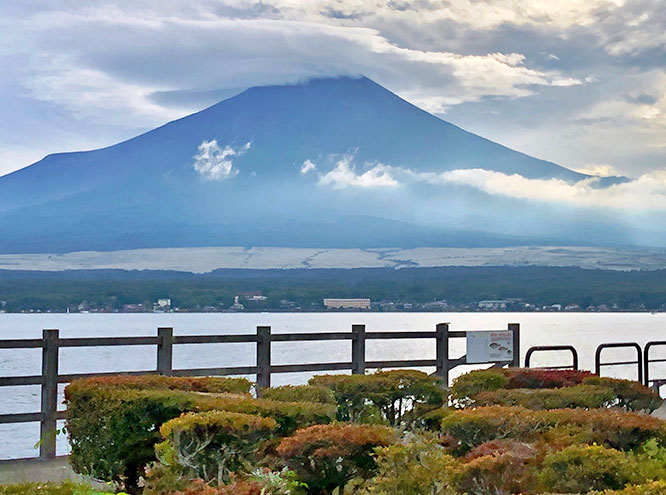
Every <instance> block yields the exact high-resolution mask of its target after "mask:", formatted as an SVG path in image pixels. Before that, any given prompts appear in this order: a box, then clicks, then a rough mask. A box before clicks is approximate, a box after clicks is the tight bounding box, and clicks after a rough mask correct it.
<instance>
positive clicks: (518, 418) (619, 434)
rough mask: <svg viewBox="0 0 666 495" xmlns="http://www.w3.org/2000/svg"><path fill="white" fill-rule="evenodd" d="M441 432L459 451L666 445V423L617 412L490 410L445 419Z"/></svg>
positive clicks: (499, 408)
mask: <svg viewBox="0 0 666 495" xmlns="http://www.w3.org/2000/svg"><path fill="white" fill-rule="evenodd" d="M442 432H443V433H445V434H447V435H450V436H452V437H453V438H455V439H456V440H457V441H458V443H459V447H458V449H457V452H458V453H460V454H464V453H467V452H468V451H469V450H470V449H472V448H473V447H476V446H477V445H480V444H482V443H484V442H487V441H490V440H495V439H499V438H514V439H517V440H521V441H524V442H536V441H545V442H551V443H554V444H556V445H557V446H558V447H565V446H568V445H571V444H574V443H585V444H592V443H598V444H602V445H606V446H609V447H612V448H616V449H619V450H630V449H635V448H637V447H639V446H640V445H642V444H643V443H645V442H647V441H648V440H650V439H652V438H654V439H656V440H657V441H658V442H659V443H660V444H664V443H665V442H666V422H664V421H662V420H659V419H657V418H654V417H650V416H646V415H643V414H638V413H630V412H623V411H620V410H617V409H590V410H585V409H554V410H544V411H535V410H530V409H526V408H523V407H505V406H489V407H479V408H476V409H463V410H458V411H454V412H452V413H451V414H449V415H448V416H447V417H445V418H444V419H443V420H442Z"/></svg>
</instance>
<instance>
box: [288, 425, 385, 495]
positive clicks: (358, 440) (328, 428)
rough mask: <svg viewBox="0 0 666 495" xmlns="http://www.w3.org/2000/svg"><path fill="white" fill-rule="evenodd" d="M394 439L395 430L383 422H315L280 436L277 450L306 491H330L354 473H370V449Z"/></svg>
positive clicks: (320, 494) (372, 466)
mask: <svg viewBox="0 0 666 495" xmlns="http://www.w3.org/2000/svg"><path fill="white" fill-rule="evenodd" d="M395 440H396V434H395V432H394V431H393V430H392V429H390V428H388V427H385V426H378V425H353V424H339V423H338V424H330V425H315V426H310V427H309V428H305V429H302V430H298V431H297V432H296V433H295V434H294V435H292V436H290V437H287V438H285V439H283V440H282V441H281V442H280V445H279V446H278V448H277V451H278V453H279V454H280V456H282V458H283V459H285V461H286V463H287V466H289V468H290V469H293V470H294V471H295V472H296V473H297V474H298V477H299V479H300V480H301V481H302V482H304V483H305V484H307V486H308V490H309V493H310V494H312V495H330V494H331V493H333V490H334V489H335V488H336V487H338V486H342V485H344V484H345V483H346V482H347V481H349V480H351V479H352V478H354V477H361V478H368V477H370V476H371V475H372V474H374V472H375V470H376V464H375V459H374V456H373V455H372V454H373V451H374V449H375V448H377V447H386V446H388V445H390V444H392V443H394V442H395Z"/></svg>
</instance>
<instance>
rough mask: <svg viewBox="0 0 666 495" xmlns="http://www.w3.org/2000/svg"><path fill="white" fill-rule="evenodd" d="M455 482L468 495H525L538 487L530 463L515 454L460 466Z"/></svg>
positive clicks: (487, 457)
mask: <svg viewBox="0 0 666 495" xmlns="http://www.w3.org/2000/svg"><path fill="white" fill-rule="evenodd" d="M453 482H454V485H455V487H456V490H457V493H464V494H466V495H506V494H509V493H524V491H525V488H526V487H530V486H532V487H533V486H534V481H533V476H532V471H531V466H530V464H529V460H526V459H523V458H521V457H520V456H516V455H513V454H511V453H504V454H501V455H484V456H481V457H476V458H474V459H473V460H471V461H469V462H467V463H465V464H462V465H460V467H459V469H458V471H457V473H456V474H455V476H454V478H453Z"/></svg>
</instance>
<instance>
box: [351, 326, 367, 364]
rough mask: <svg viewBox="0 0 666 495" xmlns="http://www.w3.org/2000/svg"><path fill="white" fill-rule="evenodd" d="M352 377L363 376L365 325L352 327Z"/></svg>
mask: <svg viewBox="0 0 666 495" xmlns="http://www.w3.org/2000/svg"><path fill="white" fill-rule="evenodd" d="M351 344H352V349H351V353H352V366H353V368H352V375H364V374H365V325H352V343H351Z"/></svg>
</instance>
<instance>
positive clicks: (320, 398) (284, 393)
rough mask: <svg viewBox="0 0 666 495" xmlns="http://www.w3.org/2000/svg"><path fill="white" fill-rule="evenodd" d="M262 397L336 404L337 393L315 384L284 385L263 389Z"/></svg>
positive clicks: (286, 400)
mask: <svg viewBox="0 0 666 495" xmlns="http://www.w3.org/2000/svg"><path fill="white" fill-rule="evenodd" d="M261 398H262V399H270V400H279V401H285V402H315V403H318V404H336V400H335V395H334V394H333V391H332V390H331V389H330V388H328V387H318V386H314V385H283V386H281V387H271V388H266V389H263V390H262V391H261Z"/></svg>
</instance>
